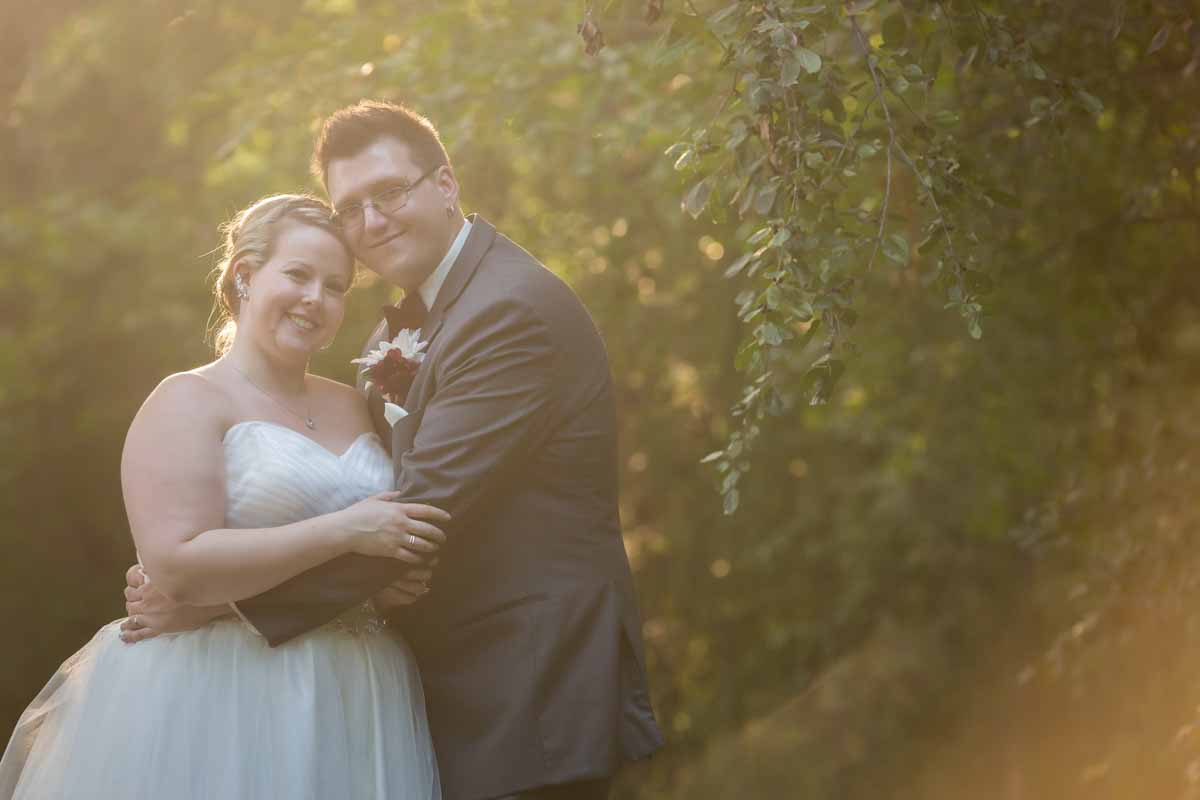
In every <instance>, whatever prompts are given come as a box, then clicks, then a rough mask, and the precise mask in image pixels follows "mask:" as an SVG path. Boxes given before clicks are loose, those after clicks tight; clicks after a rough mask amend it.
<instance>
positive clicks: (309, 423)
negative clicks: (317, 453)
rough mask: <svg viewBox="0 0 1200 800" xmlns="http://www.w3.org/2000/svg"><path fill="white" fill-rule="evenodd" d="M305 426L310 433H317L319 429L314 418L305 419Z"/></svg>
mask: <svg viewBox="0 0 1200 800" xmlns="http://www.w3.org/2000/svg"><path fill="white" fill-rule="evenodd" d="M304 424H305V426H306V427H307V428H308V429H309V430H310V431H315V430H316V429H317V423H315V422H313V418H312V417H305V418H304Z"/></svg>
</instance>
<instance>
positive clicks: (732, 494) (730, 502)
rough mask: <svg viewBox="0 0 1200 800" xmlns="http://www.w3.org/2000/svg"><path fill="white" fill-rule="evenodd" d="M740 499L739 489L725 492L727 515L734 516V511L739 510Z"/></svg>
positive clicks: (724, 507)
mask: <svg viewBox="0 0 1200 800" xmlns="http://www.w3.org/2000/svg"><path fill="white" fill-rule="evenodd" d="M739 499H740V498H739V496H738V490H737V489H730V490H729V491H728V492H726V493H725V503H724V506H723V509H724V511H725V516H727V517H730V516H733V514H734V512H735V511H737V509H738V501H739Z"/></svg>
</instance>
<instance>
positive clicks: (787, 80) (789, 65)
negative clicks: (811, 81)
mask: <svg viewBox="0 0 1200 800" xmlns="http://www.w3.org/2000/svg"><path fill="white" fill-rule="evenodd" d="M803 69H804V67H803V66H802V65H801V64H800V59H799V58H795V57H792V58H785V59H784V60H783V64H781V65H780V67H779V83H780V84H781V85H783V86H795V85H796V81H797V80H799V79H800V72H801V71H802V70H803Z"/></svg>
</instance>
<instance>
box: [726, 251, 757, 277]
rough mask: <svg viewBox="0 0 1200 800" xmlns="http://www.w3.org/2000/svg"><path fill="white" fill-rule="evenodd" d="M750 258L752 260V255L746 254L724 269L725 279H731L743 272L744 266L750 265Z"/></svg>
mask: <svg viewBox="0 0 1200 800" xmlns="http://www.w3.org/2000/svg"><path fill="white" fill-rule="evenodd" d="M752 258H754V254H753V253H746V255H744V256H742V257H741V258H739V259H738V260H737V261H734V262H733V263H732V264H730V265H729V266H728V267H727V268H726V270H725V277H726V278H732V277H734V276H735V275H737V274H738V273H739V272H741V271H742V270H744V269H745V268H746V265H747V264H749V263H750V259H752Z"/></svg>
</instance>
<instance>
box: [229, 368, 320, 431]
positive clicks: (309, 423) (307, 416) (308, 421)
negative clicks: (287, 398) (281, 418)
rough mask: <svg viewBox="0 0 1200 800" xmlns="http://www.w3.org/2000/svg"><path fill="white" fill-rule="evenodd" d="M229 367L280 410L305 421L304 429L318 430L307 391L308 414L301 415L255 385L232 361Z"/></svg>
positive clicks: (305, 405)
mask: <svg viewBox="0 0 1200 800" xmlns="http://www.w3.org/2000/svg"><path fill="white" fill-rule="evenodd" d="M229 366H231V367H233V370H234V372H236V373H237V374H238V375H241V376H242V377H243V378H245V379H246V383H248V384H250V385H251V386H253V387H254V388H255V389H258V391H259V392H260V393H261V394H262V396H263V397H265V398H267V399H268V400H270V401H271V402H272V403H274V404H275V405H277V406H279V407H280V408H282V409H283V410H284V411H286V412H288V413H289V414H291V415H292V416H294V417H296V418H298V419H302V420H304V427H306V428H308V429H309V430H310V431H315V430H316V429H317V423H316V422H314V421H313V418H312V407H311V406H309V404H308V392H307V390H306V391H305V393H304V410H305V411H306V412H307V413H306V414H301V413H300V412H299V411H296V410H294V409H292V408H290V407H289V406H286V405H284V404H283V402H282V401H281V400H278V399H276V398H275V396H274V395H272V394H271V393H270V392H268V391H267V390H266V389H264V388H262V387H261V386H259V385H258V384H257V383H255V382H254V381H253V380H252V379H251V377H250V376H249V375H247V374H246V373H244V372H242V371H241V370H240V369H238V366H237V365H236V364H234V363H233V362H232V361H231V362H230V363H229Z"/></svg>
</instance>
